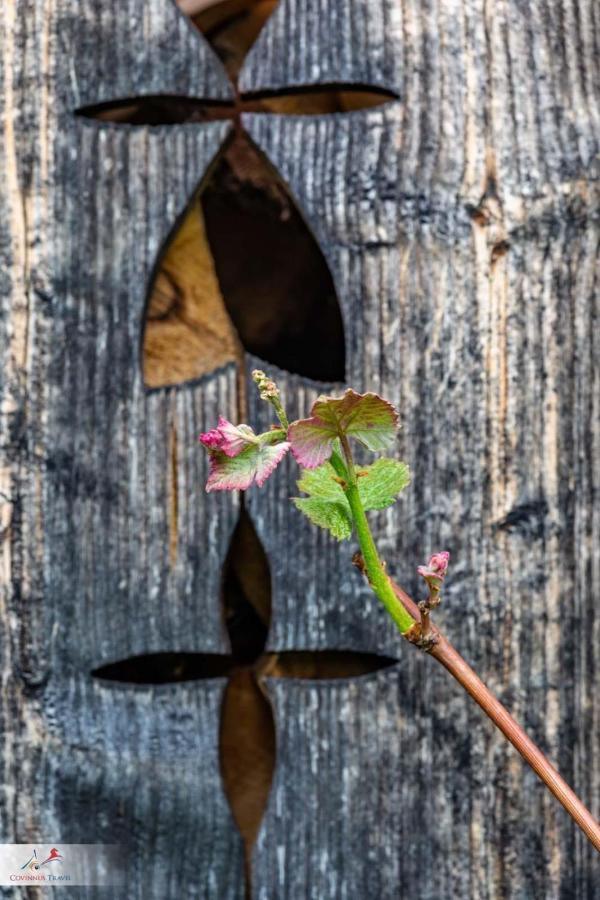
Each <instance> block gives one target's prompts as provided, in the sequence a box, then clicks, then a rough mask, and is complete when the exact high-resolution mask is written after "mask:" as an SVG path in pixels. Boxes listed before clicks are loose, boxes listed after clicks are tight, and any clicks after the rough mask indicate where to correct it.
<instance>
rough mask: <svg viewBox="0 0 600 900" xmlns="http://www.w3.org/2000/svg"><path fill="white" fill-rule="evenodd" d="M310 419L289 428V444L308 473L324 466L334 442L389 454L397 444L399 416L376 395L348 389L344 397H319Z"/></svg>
mask: <svg viewBox="0 0 600 900" xmlns="http://www.w3.org/2000/svg"><path fill="white" fill-rule="evenodd" d="M310 413H311V414H310V418H308V419H300V420H299V421H297V422H293V423H292V424H291V425H290V428H289V431H288V440H289V442H290V444H291V448H292V453H293V454H294V457H295V459H296V461H297V462H298V463H299V464H300V465H301V466H304V468H305V469H316V468H317V467H318V466H321V465H323V463H324V462H326V461H327V460H328V459H329V458H330V456H331V453H332V450H333V444H334V441H336V440H337V439H338V438H341V437H344V436H346V435H347V436H349V437H353V438H355V439H356V440H357V441H359V443H361V444H362V445H363V446H364V447H366V448H367V449H368V450H372V451H375V452H376V451H379V450H386V449H387V448H388V447H390V446H391V444H392V443H393V442H394V437H395V434H396V430H397V428H398V413H397V412H396V409H395V408H394V407H393V406H392V404H391V403H388V402H387V400H383V399H382V398H381V397H379V396H378V395H377V394H372V393H369V394H357V393H356V391H353V390H352V389H349V390H347V391H346V393H345V394H344V396H343V397H319V398H318V399H317V400H316V401H315V403H314V404H313V407H312V409H311V411H310Z"/></svg>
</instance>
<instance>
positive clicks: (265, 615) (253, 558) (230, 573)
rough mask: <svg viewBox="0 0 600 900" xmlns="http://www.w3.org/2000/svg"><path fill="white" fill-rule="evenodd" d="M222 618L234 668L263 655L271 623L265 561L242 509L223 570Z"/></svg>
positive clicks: (254, 531)
mask: <svg viewBox="0 0 600 900" xmlns="http://www.w3.org/2000/svg"><path fill="white" fill-rule="evenodd" d="M222 601H223V614H224V620H225V626H226V628H227V634H228V636H229V643H230V645H231V653H232V656H233V658H234V659H235V660H236V662H237V663H238V664H242V665H247V664H250V663H253V662H255V661H256V660H257V659H258V657H259V656H260V654H261V653H262V652H263V650H264V647H265V643H266V640H267V634H268V630H269V624H270V621H271V573H270V569H269V561H268V559H267V555H266V553H265V551H264V548H263V546H262V544H261V542H260V538H259V537H258V535H257V533H256V529H255V528H254V525H253V524H252V519H251V518H250V516H249V515H248V513H247V512H246V510H245V508H244V506H243V505H242V509H241V512H240V518H239V520H238V523H237V525H236V527H235V530H234V532H233V535H232V537H231V542H230V545H229V549H228V551H227V556H226V558H225V564H224V566H223V592H222Z"/></svg>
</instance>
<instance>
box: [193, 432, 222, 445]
mask: <svg viewBox="0 0 600 900" xmlns="http://www.w3.org/2000/svg"><path fill="white" fill-rule="evenodd" d="M198 440H199V441H200V443H201V444H204V446H205V447H208V449H209V450H218V449H219V447H220V446H221V444H222V443H223V435H222V434H221V432H220V431H219V429H218V428H213V429H211V431H205V432H204V434H201V435H200V437H199V438H198Z"/></svg>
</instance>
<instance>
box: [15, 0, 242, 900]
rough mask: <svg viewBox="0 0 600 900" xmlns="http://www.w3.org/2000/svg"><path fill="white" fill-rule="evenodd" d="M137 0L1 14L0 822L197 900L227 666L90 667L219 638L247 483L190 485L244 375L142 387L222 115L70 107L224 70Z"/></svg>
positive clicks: (149, 890) (220, 831) (215, 835)
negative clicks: (145, 354) (143, 349)
mask: <svg viewBox="0 0 600 900" xmlns="http://www.w3.org/2000/svg"><path fill="white" fill-rule="evenodd" d="M130 6H131V8H130V9H127V8H126V6H124V5H123V4H114V5H112V6H107V5H101V6H100V7H99V6H98V4H93V3H87V4H80V3H78V2H60V3H50V4H47V3H44V2H23V3H17V4H10V5H9V7H8V8H5V9H4V10H3V14H2V22H3V32H2V40H1V43H2V54H3V59H4V70H3V71H4V76H5V82H4V85H3V88H4V90H3V104H4V106H3V123H4V132H3V143H2V171H3V172H4V173H5V187H6V189H5V190H4V191H3V215H2V232H3V240H2V250H3V267H2V268H3V279H4V280H5V285H4V287H5V290H4V291H3V317H2V328H3V334H2V344H3V346H2V351H3V371H4V378H3V382H2V414H3V417H2V431H1V433H2V451H3V469H2V473H3V481H2V488H1V489H2V500H3V504H4V505H3V523H4V525H5V527H6V531H4V532H3V534H2V537H3V553H4V564H3V566H4V569H3V575H4V577H3V585H2V590H3V609H4V613H3V616H2V625H3V637H4V641H3V661H4V668H3V672H4V684H5V694H4V697H3V701H4V703H5V707H4V711H3V717H2V732H3V734H4V735H5V736H7V737H6V743H5V745H4V752H3V755H2V762H3V772H2V783H3V802H2V834H3V839H4V840H19V841H35V840H38V841H39V840H43V839H44V838H45V837H47V836H50V835H52V836H54V837H52V838H51V839H53V840H57V841H63V842H82V841H85V842H94V843H96V842H97V843H101V842H106V843H112V842H114V841H115V840H117V841H119V840H123V841H124V842H125V843H127V844H128V845H129V847H130V848H131V857H130V860H131V861H130V866H131V868H130V880H131V893H130V894H129V896H134V895H137V896H146V897H147V896H155V897H165V896H174V897H175V896H191V895H193V896H198V895H199V894H198V891H199V890H200V889H199V888H198V882H200V883H201V885H202V888H201V890H202V891H203V892H204V893H203V894H202V896H206V897H216V896H219V897H221V896H222V897H226V898H229V897H230V898H239V897H241V896H242V895H243V890H244V887H243V871H242V849H241V841H240V838H239V836H238V834H237V832H236V830H235V829H234V826H233V822H232V819H231V815H230V812H229V809H228V806H227V802H226V800H225V797H224V795H223V792H222V788H221V778H220V772H219V761H218V729H219V711H220V700H221V696H222V690H223V684H224V682H223V681H220V680H217V681H213V682H211V681H209V682H192V683H190V684H187V685H166V686H163V687H156V688H150V687H149V688H146V689H135V688H132V687H129V686H125V685H116V684H111V685H103V684H101V683H97V682H95V681H93V680H92V678H91V675H90V672H91V670H92V669H94V668H95V667H97V666H98V665H100V664H102V663H104V662H109V661H112V660H118V659H122V658H126V657H130V656H133V655H136V654H142V653H152V652H156V651H166V650H169V651H178V650H185V651H204V652H213V653H215V652H223V651H225V650H226V649H227V644H226V639H225V634H224V628H223V623H222V621H221V613H220V602H219V594H220V581H221V568H222V564H223V560H224V558H225V554H226V552H227V547H228V544H229V540H230V536H231V532H232V529H233V527H234V524H235V522H236V519H237V514H238V501H237V498H235V497H223V496H220V497H219V496H218V495H217V496H215V497H213V498H205V497H204V495H203V494H201V491H200V489H199V485H201V484H202V482H203V481H204V479H205V477H206V474H207V464H206V459H205V458H204V455H203V454H201V453H199V452H198V448H197V443H196V440H197V434H198V432H199V431H200V430H201V428H202V427H203V425H204V422H205V421H206V420H212V419H214V418H215V417H216V415H217V413H218V412H220V411H222V410H223V409H226V410H228V411H229V413H230V414H231V415H232V416H235V415H236V384H235V379H236V375H235V371H234V369H233V368H232V367H229V368H228V369H225V370H222V371H220V372H218V373H215V375H214V377H212V378H211V379H207V380H206V381H205V382H200V383H197V384H193V385H190V386H188V387H186V388H185V389H183V390H181V391H180V390H178V389H173V390H166V391H159V392H155V393H149V392H147V391H146V390H145V388H144V386H143V383H142V376H141V366H140V342H141V334H142V325H143V316H144V305H145V301H146V292H147V290H148V285H149V281H150V278H151V274H152V271H153V269H154V266H155V264H156V259H157V256H158V254H159V252H160V249H161V246H162V245H163V242H164V241H165V239H166V238H167V235H168V233H169V231H170V229H171V227H172V226H173V224H174V222H175V220H176V219H177V217H178V216H179V215H180V213H181V212H182V211H183V209H184V208H185V206H186V204H187V202H188V200H189V198H190V196H191V195H192V194H193V192H194V190H195V188H196V186H197V184H198V182H199V180H200V178H201V177H202V175H203V173H204V171H205V170H206V167H207V166H208V165H209V163H210V161H211V159H212V158H213V156H214V155H215V153H216V151H217V149H218V147H219V145H220V144H221V142H222V140H223V138H224V136H225V134H226V131H227V127H228V126H227V125H226V124H224V123H218V124H212V125H201V126H198V125H195V126H188V127H185V126H179V127H175V128H171V129H155V130H151V129H148V128H144V127H141V128H127V127H126V128H115V127H113V126H111V125H108V124H107V125H98V126H97V125H96V124H95V123H90V122H88V121H85V120H82V119H78V118H76V117H75V115H74V111H75V110H76V109H77V108H78V107H79V106H80V105H81V104H85V103H90V102H93V101H95V102H99V101H104V100H106V99H110V98H111V97H117V98H119V97H123V96H134V95H136V94H138V93H141V92H144V93H146V92H149V93H158V92H161V91H164V92H168V93H186V92H188V91H194V92H198V93H203V92H204V91H207V90H213V91H214V92H215V93H217V94H218V93H219V92H220V93H221V94H222V95H224V94H226V93H227V83H226V82H225V80H224V78H223V77H222V76H221V75H220V74H219V69H218V67H217V68H215V67H212V68H211V65H212V60H211V61H210V63H211V65H208V63H207V56H208V51H207V50H203V47H202V45H201V44H200V42H199V41H198V39H197V37H196V35H195V34H194V33H193V32H192V30H191V29H190V27H189V26H188V24H187V23H186V22H185V21H184V20H183V19H182V18H181V16H180V15H179V13H178V12H177V10H176V8H175V7H174V6H173V5H171V4H168V3H164V2H162V0H157V2H155V3H150V4H145V5H144V8H143V9H141V8H140V7H139V4H131V5H130ZM211 73H212V74H211ZM215 73H216V74H215ZM9 651H10V652H9Z"/></svg>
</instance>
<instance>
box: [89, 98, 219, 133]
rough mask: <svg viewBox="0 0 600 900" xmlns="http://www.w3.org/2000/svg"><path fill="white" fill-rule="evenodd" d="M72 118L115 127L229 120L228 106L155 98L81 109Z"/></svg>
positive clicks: (214, 101)
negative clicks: (94, 120) (91, 120)
mask: <svg viewBox="0 0 600 900" xmlns="http://www.w3.org/2000/svg"><path fill="white" fill-rule="evenodd" d="M75 114H76V115H77V116H80V117H82V118H84V119H96V120H97V121H98V122H113V123H114V124H115V125H154V126H158V125H185V124H187V123H190V124H193V123H194V122H210V121H214V120H216V119H229V118H231V103H228V102H227V101H226V100H224V101H221V100H198V99H195V98H194V97H178V96H176V95H174V94H156V95H147V96H144V97H123V98H122V99H121V100H110V101H109V102H107V103H96V104H94V105H93V106H82V107H81V108H80V109H78V110H77V111H76V113H75Z"/></svg>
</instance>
